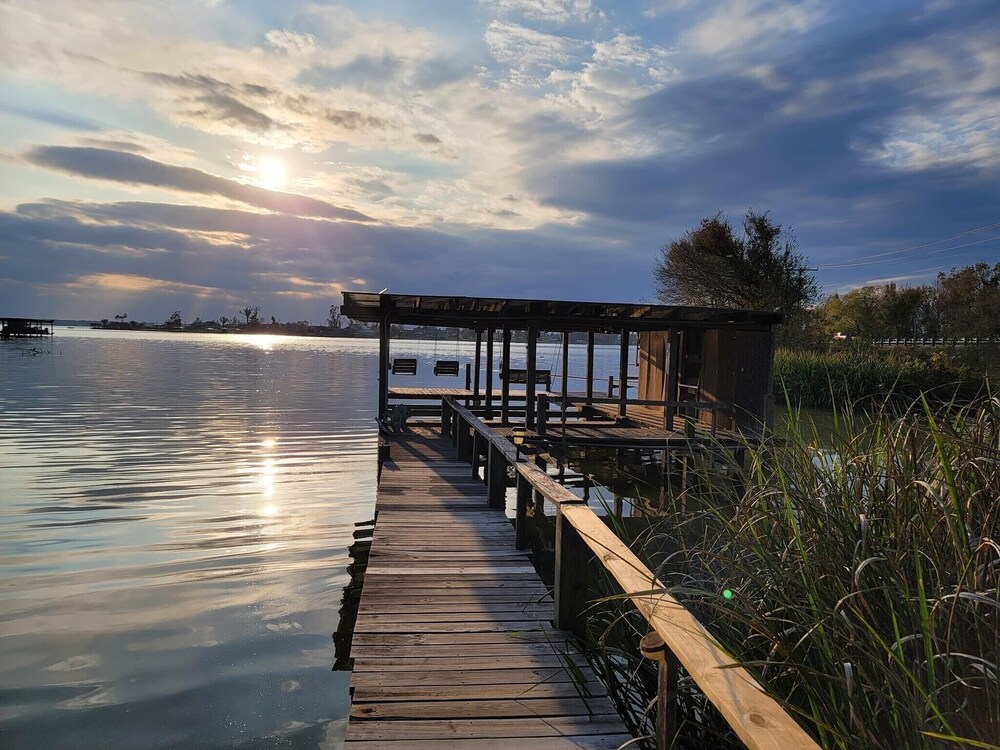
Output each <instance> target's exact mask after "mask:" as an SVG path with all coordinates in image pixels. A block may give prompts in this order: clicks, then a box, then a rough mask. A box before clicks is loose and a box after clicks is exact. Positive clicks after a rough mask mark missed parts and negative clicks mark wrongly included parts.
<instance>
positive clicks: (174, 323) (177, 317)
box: [167, 310, 183, 328]
mask: <svg viewBox="0 0 1000 750" xmlns="http://www.w3.org/2000/svg"><path fill="white" fill-rule="evenodd" d="M182 322H183V321H182V320H181V311H180V310H174V312H173V313H172V314H171V315H170V317H169V318H167V328H180V327H181V324H182Z"/></svg>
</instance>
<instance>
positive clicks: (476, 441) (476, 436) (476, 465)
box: [472, 430, 481, 479]
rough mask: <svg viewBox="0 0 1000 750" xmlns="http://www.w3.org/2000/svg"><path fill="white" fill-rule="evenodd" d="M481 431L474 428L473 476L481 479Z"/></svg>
mask: <svg viewBox="0 0 1000 750" xmlns="http://www.w3.org/2000/svg"><path fill="white" fill-rule="evenodd" d="M480 450H481V448H480V446H479V433H478V432H476V431H475V430H472V477H473V479H479V452H480Z"/></svg>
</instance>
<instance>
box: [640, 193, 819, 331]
mask: <svg viewBox="0 0 1000 750" xmlns="http://www.w3.org/2000/svg"><path fill="white" fill-rule="evenodd" d="M797 247H798V246H797V243H796V240H795V238H794V236H793V235H792V234H791V232H790V230H786V229H783V228H782V227H781V225H780V224H775V223H774V222H773V221H772V220H771V218H770V216H769V214H768V213H767V212H764V213H759V212H757V211H755V210H753V209H751V210H749V211H747V213H746V216H745V217H744V219H743V232H742V234H739V235H738V234H736V232H735V231H734V230H733V226H732V224H731V223H730V222H729V220H728V219H726V218H725V217H724V216H723V215H722V213H718V214H716V215H715V216H713V217H712V218H709V219H703V220H702V222H701V225H700V226H699V227H698V228H697V229H693V230H691V231H689V232H688V233H687V234H685V235H684V236H683V237H681V238H680V239H679V240H675V241H673V242H671V243H670V244H669V245H665V246H664V247H663V248H662V249H661V255H660V258H659V259H658V260H657V262H656V265H655V267H654V269H653V274H654V279H655V284H656V293H657V296H658V297H659V299H660V300H661V301H663V302H666V303H673V304H683V305H702V306H707V307H735V308H744V309H752V310H767V311H776V312H783V313H786V314H787V315H795V314H799V315H803V314H804V313H805V311H806V309H807V308H808V306H809V305H810V304H811V303H812V302H813V301H814V300H815V299H816V295H817V292H818V290H817V286H816V281H815V279H814V278H813V276H812V274H811V273H810V272H809V269H808V268H807V267H806V265H805V259H804V257H803V256H802V255H800V254H799V253H798V252H797Z"/></svg>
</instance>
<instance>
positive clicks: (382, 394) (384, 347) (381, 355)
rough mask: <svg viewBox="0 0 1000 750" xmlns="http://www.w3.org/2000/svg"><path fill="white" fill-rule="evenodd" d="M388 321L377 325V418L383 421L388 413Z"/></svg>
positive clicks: (383, 320) (386, 319) (384, 320)
mask: <svg viewBox="0 0 1000 750" xmlns="http://www.w3.org/2000/svg"><path fill="white" fill-rule="evenodd" d="M389 325H390V324H389V319H388V318H382V320H380V321H379V324H378V418H379V420H380V421H381V420H383V419H385V416H386V413H387V412H388V411H389Z"/></svg>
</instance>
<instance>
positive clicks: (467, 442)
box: [456, 418, 472, 461]
mask: <svg viewBox="0 0 1000 750" xmlns="http://www.w3.org/2000/svg"><path fill="white" fill-rule="evenodd" d="M470 432H471V427H470V425H469V424H468V422H466V421H465V420H464V419H461V418H460V419H459V421H458V444H457V446H456V447H457V449H458V460H459V461H468V460H470V459H471V454H472V445H471V443H472V435H471V434H469V433H470Z"/></svg>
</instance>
